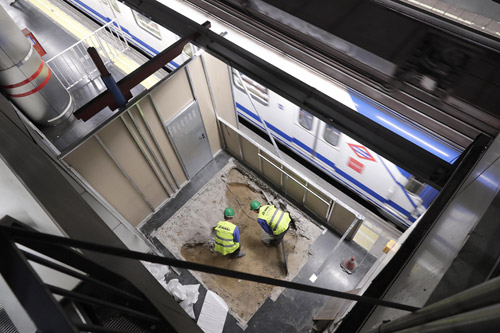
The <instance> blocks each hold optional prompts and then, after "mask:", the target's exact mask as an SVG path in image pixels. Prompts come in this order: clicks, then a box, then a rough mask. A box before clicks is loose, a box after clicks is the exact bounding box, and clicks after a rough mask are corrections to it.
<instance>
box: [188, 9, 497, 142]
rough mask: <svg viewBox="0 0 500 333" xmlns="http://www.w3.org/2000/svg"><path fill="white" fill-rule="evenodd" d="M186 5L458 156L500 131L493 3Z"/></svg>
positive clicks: (494, 10)
mask: <svg viewBox="0 0 500 333" xmlns="http://www.w3.org/2000/svg"><path fill="white" fill-rule="evenodd" d="M188 2H191V3H193V4H195V5H196V6H198V7H201V8H203V9H204V10H206V11H208V12H210V13H211V14H212V15H215V16H217V17H220V18H221V19H222V20H225V21H228V22H229V23H231V24H233V25H235V26H237V27H238V28H240V29H242V30H244V31H246V32H248V33H249V34H252V35H254V36H256V37H257V38H259V39H262V40H263V41H265V42H266V43H269V44H271V45H273V46H274V47H276V48H278V49H280V50H282V51H283V52H286V53H287V54H289V55H291V56H293V57H295V58H297V59H298V60H299V61H301V62H304V63H306V64H308V65H309V66H311V67H312V68H315V69H317V70H318V71H320V72H322V73H325V74H326V75H328V76H330V77H332V78H333V79H335V80H337V81H339V82H340V83H342V84H344V85H346V86H347V87H348V88H350V89H353V90H355V91H358V92H360V93H362V94H364V95H365V96H367V97H369V98H372V99H373V100H375V101H377V102H379V103H381V104H383V105H385V106H386V107H388V108H389V109H391V110H393V111H395V112H396V113H398V114H399V115H401V116H402V117H403V118H406V119H407V120H409V121H410V122H412V123H414V124H417V125H419V126H421V127H423V128H425V129H427V130H428V131H429V132H431V133H433V134H434V135H436V136H438V137H440V138H442V139H443V140H444V141H446V142H448V143H450V144H452V145H453V146H455V147H458V148H461V149H464V148H465V147H467V146H468V145H469V144H470V143H471V142H472V140H474V138H475V137H476V136H477V135H478V134H480V133H485V134H487V135H489V136H496V135H497V134H498V132H499V131H500V111H498V109H497V105H500V67H499V66H498V64H499V63H500V39H498V37H500V34H499V32H500V24H498V23H497V22H496V18H497V17H500V4H497V3H494V2H492V1H488V0H482V1H474V2H472V3H469V2H470V1H469V2H467V1H460V0H445V1H438V0H420V1H417V0H406V1H389V0H372V1H369V0H335V1H322V0H293V1H291V0H265V1H260V0H188ZM450 2H454V3H456V5H450ZM459 5H461V6H462V8H459V7H458V6H459ZM465 7H467V8H465ZM481 14H482V15H481ZM486 14H490V16H491V18H488V17H485V16H484V15H486Z"/></svg>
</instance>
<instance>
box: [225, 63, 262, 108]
mask: <svg viewBox="0 0 500 333" xmlns="http://www.w3.org/2000/svg"><path fill="white" fill-rule="evenodd" d="M232 72H233V82H234V85H235V86H236V88H238V89H239V90H241V91H243V92H245V88H244V87H243V85H242V84H241V81H240V78H239V76H238V72H237V71H236V70H235V69H234V68H233V69H232ZM240 75H241V78H242V79H243V82H244V83H245V87H246V88H247V90H248V93H249V94H250V96H251V97H252V98H253V99H254V100H256V101H257V102H259V103H261V104H263V105H265V106H267V105H269V93H268V91H267V88H266V87H264V86H263V85H261V84H260V83H258V82H257V81H254V80H252V79H251V78H249V77H248V76H246V75H245V74H241V73H240Z"/></svg>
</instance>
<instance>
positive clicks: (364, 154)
mask: <svg viewBox="0 0 500 333" xmlns="http://www.w3.org/2000/svg"><path fill="white" fill-rule="evenodd" d="M348 145H349V147H351V149H352V150H353V151H354V153H355V154H356V156H358V157H359V158H361V159H364V160H368V161H373V162H376V160H375V158H373V156H372V154H370V152H369V151H368V149H366V147H363V146H360V145H355V144H352V143H348Z"/></svg>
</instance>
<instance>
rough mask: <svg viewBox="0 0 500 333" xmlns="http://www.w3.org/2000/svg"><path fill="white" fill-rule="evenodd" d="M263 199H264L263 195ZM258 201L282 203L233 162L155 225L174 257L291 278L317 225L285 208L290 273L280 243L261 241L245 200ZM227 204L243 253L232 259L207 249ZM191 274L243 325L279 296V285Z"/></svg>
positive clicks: (304, 257) (303, 260) (305, 256)
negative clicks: (288, 223)
mask: <svg viewBox="0 0 500 333" xmlns="http://www.w3.org/2000/svg"><path fill="white" fill-rule="evenodd" d="M266 198H267V199H266ZM252 200H259V201H261V202H262V203H263V204H265V203H266V202H272V203H273V204H274V205H276V206H277V207H281V208H285V207H283V201H282V200H280V199H279V198H277V195H276V193H274V192H273V191H271V190H270V189H269V188H268V187H267V186H266V185H265V184H264V183H262V182H261V181H260V180H258V179H257V178H255V177H254V176H253V174H251V173H250V172H249V171H248V170H246V169H245V168H243V167H242V166H240V165H237V164H236V163H235V162H234V161H230V163H229V164H228V165H227V166H226V167H224V169H223V170H221V172H219V174H218V175H216V176H215V177H214V178H213V179H212V180H210V182H208V183H207V184H206V185H205V186H204V187H203V188H202V189H201V190H200V191H199V192H198V193H197V194H196V195H195V196H194V197H193V198H192V199H191V200H190V201H189V202H188V203H186V205H184V207H182V208H181V209H180V210H179V211H178V212H177V213H176V214H175V215H174V216H173V217H171V218H170V219H169V220H168V221H166V223H165V224H164V225H163V226H162V227H161V228H159V229H158V230H157V231H156V232H155V233H154V236H156V237H157V238H158V239H159V240H160V241H161V242H162V243H163V244H164V245H165V246H166V247H167V248H168V249H169V251H170V252H172V253H173V254H174V255H175V256H176V257H178V258H182V259H185V260H188V261H193V262H198V263H203V264H207V265H212V266H216V267H222V268H227V269H232V270H237V271H242V272H247V273H252V274H258V275H263V276H268V277H273V278H279V279H287V280H292V279H293V277H294V276H295V275H296V274H297V273H298V271H299V270H300V268H301V267H302V266H303V265H304V264H305V263H306V261H307V259H308V258H309V256H310V253H309V247H310V245H311V244H312V243H313V242H314V240H315V239H316V238H317V237H318V236H319V235H320V233H321V230H320V229H319V228H318V227H317V226H316V225H315V224H314V223H313V222H311V220H310V219H309V218H308V217H306V216H305V215H304V214H302V213H301V212H300V211H298V210H297V209H295V208H294V207H293V206H291V205H286V210H287V211H288V212H290V215H291V216H292V217H293V219H294V220H295V226H293V227H292V228H291V229H290V231H289V232H288V233H287V235H286V236H285V248H286V252H287V258H288V275H286V274H285V270H284V258H283V253H282V249H281V246H280V247H269V248H268V247H266V246H264V243H263V242H262V240H261V237H262V233H263V231H262V229H261V228H260V226H259V224H258V223H257V214H256V213H254V212H252V211H250V210H249V203H250V201H252ZM227 206H230V207H232V208H233V209H234V211H235V218H234V219H233V223H235V224H236V225H237V226H238V228H239V229H240V238H241V240H240V244H241V248H242V250H243V251H245V252H246V256H245V257H243V258H239V259H235V258H230V257H228V256H223V255H221V254H218V253H214V252H212V251H211V248H212V247H213V241H214V238H215V232H213V227H215V226H216V225H217V222H218V221H220V220H222V219H223V210H224V209H225V208H226V207H227ZM193 275H195V276H196V278H197V279H198V280H199V281H200V282H201V283H203V284H204V285H205V287H206V288H207V289H210V290H212V291H214V292H215V293H217V294H218V295H219V296H221V297H222V298H223V299H224V300H225V301H226V302H227V303H228V305H229V308H230V311H231V313H232V314H233V315H234V316H235V317H236V318H237V319H238V320H239V321H240V322H241V323H242V324H246V323H247V322H248V320H249V319H250V318H251V317H252V316H253V314H254V313H255V312H256V311H257V310H258V309H259V307H260V306H261V305H262V304H263V303H264V301H265V300H266V299H267V298H268V297H270V296H271V297H273V298H274V297H277V296H278V295H279V293H280V292H281V288H273V287H271V286H268V285H264V284H258V283H254V282H247V281H241V280H237V279H232V278H227V277H221V276H216V275H211V274H205V273H198V272H193Z"/></svg>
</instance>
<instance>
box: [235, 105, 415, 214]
mask: <svg viewBox="0 0 500 333" xmlns="http://www.w3.org/2000/svg"><path fill="white" fill-rule="evenodd" d="M236 107H237V108H238V109H240V110H241V111H243V112H244V113H245V114H246V115H248V116H249V117H251V118H252V119H254V120H255V121H257V122H259V123H260V122H261V121H260V118H259V116H258V115H256V114H255V113H253V112H251V111H250V110H248V109H247V108H245V107H244V106H243V105H241V104H239V103H236ZM266 126H267V127H268V128H269V129H270V130H272V131H274V132H275V133H276V134H278V135H279V136H281V137H282V138H284V139H285V140H287V141H288V142H293V143H297V144H298V145H299V147H301V148H303V147H306V148H304V150H306V151H307V152H309V153H312V149H311V148H309V147H308V146H307V145H305V144H304V143H302V142H300V141H299V140H297V139H296V138H292V137H290V136H289V135H287V134H286V133H284V132H282V131H280V130H279V129H277V128H276V127H274V126H273V125H271V124H269V123H268V122H267V121H266ZM259 127H260V128H261V129H262V130H264V127H263V126H260V125H259ZM280 141H282V142H284V141H283V140H280ZM284 143H285V144H286V145H287V146H288V147H290V148H293V147H292V146H290V145H289V144H288V143H287V142H284ZM301 155H302V156H304V157H305V158H308V157H307V156H306V155H303V154H301ZM315 156H316V157H317V158H318V159H320V160H321V161H322V162H324V163H325V164H327V165H328V166H330V167H331V168H333V169H334V170H335V172H336V173H337V174H338V175H339V176H341V177H342V178H344V179H345V180H346V181H347V182H350V183H351V184H354V185H356V186H357V187H359V188H360V189H362V190H363V191H364V192H366V193H368V194H369V195H370V196H372V197H374V198H375V199H376V200H378V201H380V202H383V203H387V204H388V205H389V206H391V207H392V208H394V209H396V210H397V211H399V212H400V213H402V214H404V215H405V216H408V219H409V220H410V221H411V222H413V221H415V219H414V218H413V217H411V216H409V215H410V212H408V211H407V210H406V209H404V208H403V207H401V206H399V205H398V204H396V203H395V202H393V201H391V200H387V199H385V198H384V197H382V196H381V195H379V194H378V193H376V192H375V191H373V190H372V189H370V188H369V187H367V186H365V185H364V184H363V183H361V182H359V181H358V180H357V179H355V178H353V177H352V176H350V175H349V174H347V173H346V172H344V171H342V170H341V169H339V168H337V166H335V163H333V162H332V161H330V160H329V159H328V158H326V157H325V156H323V155H321V154H319V153H317V152H316V155H315ZM312 162H313V163H314V161H312ZM315 164H316V163H315ZM316 165H318V166H320V167H321V168H322V169H323V170H325V171H327V172H328V173H329V174H331V175H332V176H333V177H335V178H337V179H338V177H337V175H335V174H333V173H332V172H331V171H329V170H328V169H325V168H323V167H322V166H321V165H319V164H316ZM339 180H341V179H339ZM341 181H342V180H341ZM342 182H343V183H346V182H345V181H342ZM354 190H355V191H356V192H358V193H360V194H362V193H361V192H360V191H358V190H356V189H355V188H354ZM396 217H397V218H398V219H400V218H399V217H398V216H396ZM403 222H404V221H403Z"/></svg>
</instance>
